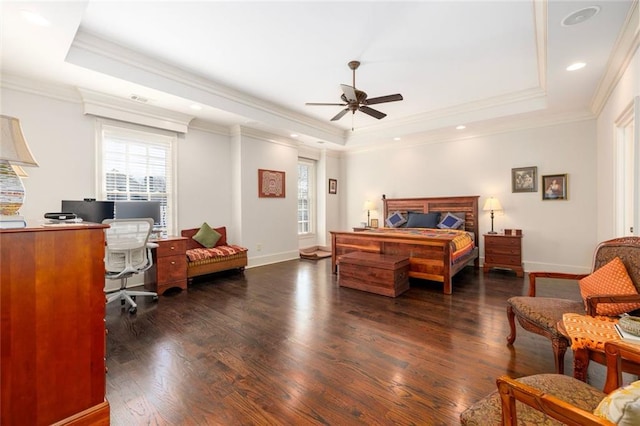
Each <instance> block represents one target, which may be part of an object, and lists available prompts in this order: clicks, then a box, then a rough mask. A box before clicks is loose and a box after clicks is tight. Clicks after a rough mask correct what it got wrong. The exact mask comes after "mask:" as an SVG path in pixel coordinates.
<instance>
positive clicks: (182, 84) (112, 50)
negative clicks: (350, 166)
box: [66, 30, 345, 145]
mask: <svg viewBox="0 0 640 426" xmlns="http://www.w3.org/2000/svg"><path fill="white" fill-rule="evenodd" d="M66 61H67V62H68V63H72V64H74V65H78V66H81V67H84V68H88V69H92V70H94V71H98V72H101V73H103V74H107V75H110V76H112V77H116V78H121V79H124V80H127V81H131V82H133V83H136V84H139V85H141V86H145V87H150V88H153V89H156V90H161V91H163V92H166V93H170V94H172V95H174V96H178V97H181V98H183V99H189V100H191V101H194V102H197V103H200V104H202V105H209V106H212V107H214V108H219V109H222V110H224V111H228V112H231V113H233V114H237V115H240V116H243V117H247V118H249V119H252V120H256V121H259V122H269V123H272V124H273V125H275V126H278V127H281V128H284V129H290V130H295V131H296V132H298V133H304V134H307V135H310V136H313V137H317V138H319V139H322V140H326V141H329V142H333V143H337V144H340V145H344V143H345V140H344V136H343V132H342V130H341V129H338V128H336V127H334V126H332V125H330V124H328V123H325V122H322V121H320V120H316V119H313V118H311V117H309V116H306V115H303V114H300V113H297V112H295V111H291V110H289V109H286V108H283V107H281V106H279V105H276V104H273V103H271V102H268V101H265V100H263V99H259V98H257V97H253V96H250V95H248V94H245V93H242V92H239V91H237V90H234V89H231V88H229V87H226V86H223V85H221V84H218V83H216V82H214V81H212V80H210V79H206V78H204V77H202V76H199V75H195V74H193V73H189V72H186V71H185V70H182V69H180V68H177V67H174V66H172V65H168V64H166V63H164V62H161V61H159V60H157V59H154V58H151V57H148V56H145V55H143V54H141V53H138V52H135V51H133V50H130V49H126V48H124V47H122V46H120V45H117V44H115V43H112V42H110V41H107V40H105V39H102V38H100V37H98V36H95V35H93V34H90V33H88V32H86V31H82V30H79V31H78V33H77V34H76V37H75V38H74V40H73V43H72V44H71V47H70V49H69V52H68V53H67V57H66Z"/></svg>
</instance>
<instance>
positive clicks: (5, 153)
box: [0, 115, 38, 220]
mask: <svg viewBox="0 0 640 426" xmlns="http://www.w3.org/2000/svg"><path fill="white" fill-rule="evenodd" d="M0 130H1V131H2V133H1V138H0V215H2V220H6V219H9V220H10V219H11V217H12V216H15V217H16V218H17V217H19V216H18V210H20V207H22V204H23V203H24V197H25V190H24V186H23V185H22V181H21V180H20V177H19V176H18V174H17V173H16V170H15V169H16V168H17V169H18V170H21V171H22V172H24V171H23V170H22V168H21V167H22V166H33V167H38V162H37V161H36V160H35V158H34V157H33V154H32V153H31V150H30V149H29V145H27V141H26V140H25V138H24V134H23V133H22V128H21V127H20V121H19V120H18V119H17V118H15V117H9V116H6V115H0ZM14 166H18V167H15V168H14Z"/></svg>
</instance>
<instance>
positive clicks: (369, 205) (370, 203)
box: [362, 200, 376, 228]
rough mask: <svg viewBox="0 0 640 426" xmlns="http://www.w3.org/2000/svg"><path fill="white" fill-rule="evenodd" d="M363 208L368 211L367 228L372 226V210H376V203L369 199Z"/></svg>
mask: <svg viewBox="0 0 640 426" xmlns="http://www.w3.org/2000/svg"><path fill="white" fill-rule="evenodd" d="M362 209H363V210H366V211H367V228H369V227H370V226H371V212H372V211H375V210H376V205H375V204H374V203H373V201H369V200H367V201H365V202H364V207H363V208H362Z"/></svg>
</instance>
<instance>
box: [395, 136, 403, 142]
mask: <svg viewBox="0 0 640 426" xmlns="http://www.w3.org/2000/svg"><path fill="white" fill-rule="evenodd" d="M393 140H394V141H399V140H401V138H399V137H397V136H396V137H395V138H393Z"/></svg>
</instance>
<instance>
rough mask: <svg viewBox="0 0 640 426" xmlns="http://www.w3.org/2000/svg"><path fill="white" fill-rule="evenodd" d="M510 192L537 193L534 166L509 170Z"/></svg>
mask: <svg viewBox="0 0 640 426" xmlns="http://www.w3.org/2000/svg"><path fill="white" fill-rule="evenodd" d="M511 192H538V168H537V167H536V166H530V167H518V168H515V169H511Z"/></svg>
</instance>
